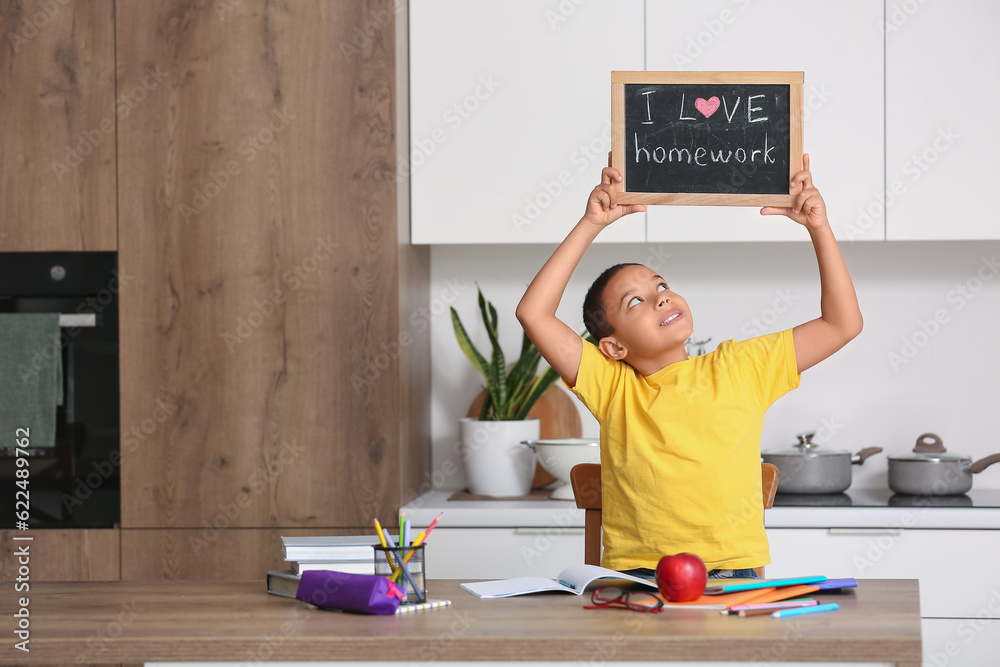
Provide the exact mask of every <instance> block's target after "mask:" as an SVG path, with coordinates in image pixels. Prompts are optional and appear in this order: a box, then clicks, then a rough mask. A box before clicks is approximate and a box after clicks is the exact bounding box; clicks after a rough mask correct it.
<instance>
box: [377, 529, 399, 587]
mask: <svg viewBox="0 0 1000 667" xmlns="http://www.w3.org/2000/svg"><path fill="white" fill-rule="evenodd" d="M375 532H376V533H378V541H379V542H381V543H382V548H383V549H386V552H385V557H386V558H388V559H389V567H391V568H393V570H394V571H393V573H392V577H391V578H393V579H395V578H396V572H395V570H398V569H399V568H397V567H396V561H395V560H394V559H393V557H392V553H391V552H389V551H388V549H389V543H388V542H386V541H385V533H383V532H382V524H380V523H379V522H378V519H375Z"/></svg>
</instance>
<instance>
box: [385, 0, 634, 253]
mask: <svg viewBox="0 0 1000 667" xmlns="http://www.w3.org/2000/svg"><path fill="white" fill-rule="evenodd" d="M409 10H410V34H409V38H410V155H409V156H408V159H406V160H403V161H401V164H400V167H399V175H400V176H401V177H405V176H407V175H408V176H409V178H410V187H411V189H410V197H411V201H410V206H411V231H412V242H413V243H518V244H520V243H558V242H560V241H562V240H563V238H565V236H566V234H567V233H568V232H569V230H570V229H572V227H573V225H574V224H575V223H576V222H577V221H578V220H579V219H580V216H582V215H583V212H584V209H585V207H586V203H587V195H588V194H589V193H590V191H591V190H592V189H593V188H594V186H595V185H597V184H598V183H600V178H601V169H602V168H604V167H605V166H607V154H608V151H610V150H611V71H612V70H636V69H642V68H643V43H642V42H643V40H642V31H643V2H642V0H591V1H590V2H586V3H580V2H564V3H548V2H547V3H539V2H537V1H536V0H504V1H503V2H497V1H496V0H411V2H410V6H409ZM598 240H599V241H603V242H607V241H618V242H641V241H643V240H645V216H644V215H643V214H634V215H632V216H630V217H628V218H626V219H624V220H621V221H620V222H618V223H615V225H613V226H612V227H610V228H608V229H607V230H605V231H604V232H602V234H601V236H600V238H599V239H598Z"/></svg>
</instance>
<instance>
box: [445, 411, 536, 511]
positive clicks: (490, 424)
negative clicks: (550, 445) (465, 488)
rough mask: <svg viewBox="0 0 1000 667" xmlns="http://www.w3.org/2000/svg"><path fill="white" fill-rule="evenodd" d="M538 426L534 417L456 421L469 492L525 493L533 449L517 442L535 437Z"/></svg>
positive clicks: (532, 466) (532, 473)
mask: <svg viewBox="0 0 1000 667" xmlns="http://www.w3.org/2000/svg"><path fill="white" fill-rule="evenodd" d="M539 429H540V425H539V421H538V420H537V419H525V420H522V421H479V420H478V419H468V418H466V419H461V420H459V435H460V437H461V442H462V449H461V454H462V460H463V461H464V462H465V473H466V477H467V478H468V480H469V492H470V493H474V494H476V495H481V496H523V495H527V494H528V493H529V492H530V491H531V481H532V480H533V479H534V476H535V452H534V450H533V449H531V447H529V446H527V445H522V444H521V442H522V441H523V440H537V439H538V437H539Z"/></svg>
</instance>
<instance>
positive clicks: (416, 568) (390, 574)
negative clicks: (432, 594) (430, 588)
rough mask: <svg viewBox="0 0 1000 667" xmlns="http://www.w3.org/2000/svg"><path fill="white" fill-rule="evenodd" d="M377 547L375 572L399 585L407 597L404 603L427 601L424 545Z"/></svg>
mask: <svg viewBox="0 0 1000 667" xmlns="http://www.w3.org/2000/svg"><path fill="white" fill-rule="evenodd" d="M373 548H374V549H375V574H376V575H378V576H380V577H387V578H388V579H389V580H390V581H392V582H393V583H394V584H396V585H397V586H399V588H400V590H402V591H403V593H405V595H406V597H405V598H404V599H403V602H402V604H415V603H418V602H426V601H427V584H426V583H425V581H426V577H424V545H420V546H419V547H401V548H392V547H373Z"/></svg>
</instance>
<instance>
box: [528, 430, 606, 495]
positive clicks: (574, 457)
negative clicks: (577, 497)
mask: <svg viewBox="0 0 1000 667" xmlns="http://www.w3.org/2000/svg"><path fill="white" fill-rule="evenodd" d="M529 442H530V443H531V445H532V446H533V447H534V449H535V454H536V455H537V457H538V462H539V463H541V464H542V467H543V468H545V469H546V470H547V471H548V473H549V474H550V475H552V476H553V477H555V478H556V479H558V480H559V481H560V482H563V485H562V486H559V487H557V488H556V489H555V490H554V491H553V492H552V496H551V497H552V498H556V499H559V500H572V499H573V486H572V485H571V484H570V480H569V471H570V470H572V469H573V466H575V465H576V464H578V463H600V462H601V441H600V440H598V439H596V438H563V439H559V440H531V441H529Z"/></svg>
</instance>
